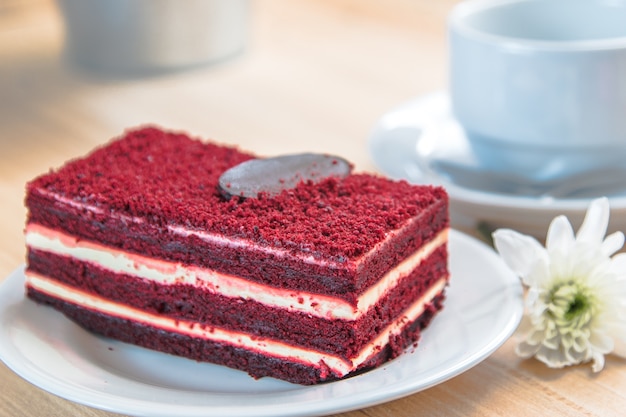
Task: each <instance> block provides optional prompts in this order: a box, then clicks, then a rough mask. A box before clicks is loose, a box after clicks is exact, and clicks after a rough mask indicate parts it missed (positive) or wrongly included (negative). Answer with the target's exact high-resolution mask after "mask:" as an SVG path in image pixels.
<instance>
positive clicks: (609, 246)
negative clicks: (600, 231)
mask: <svg viewBox="0 0 626 417" xmlns="http://www.w3.org/2000/svg"><path fill="white" fill-rule="evenodd" d="M623 246H624V233H622V232H615V233H611V234H610V235H608V236H607V237H606V238H605V239H604V242H602V246H601V248H600V249H601V250H602V253H603V254H605V255H606V256H611V255H613V254H614V253H615V252H617V251H618V250H620V249H621V248H622V247H623Z"/></svg>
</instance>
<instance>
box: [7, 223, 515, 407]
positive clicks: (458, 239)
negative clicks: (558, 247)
mask: <svg viewBox="0 0 626 417" xmlns="http://www.w3.org/2000/svg"><path fill="white" fill-rule="evenodd" d="M450 242H451V244H453V245H458V246H459V248H461V247H467V246H468V245H469V246H470V247H472V248H473V249H475V250H478V251H480V253H481V255H482V256H483V257H487V259H486V261H488V262H487V263H488V264H489V265H491V264H492V263H493V262H497V263H499V265H500V269H501V271H499V272H507V273H505V274H503V275H505V276H503V277H502V278H501V283H506V284H507V286H506V288H507V291H508V292H509V295H510V296H512V297H515V298H519V303H511V304H512V306H510V307H511V309H510V316H509V317H508V320H506V321H505V322H504V323H503V324H502V328H501V329H500V330H499V332H498V333H497V335H496V337H494V338H493V339H491V340H489V341H488V342H487V343H485V344H483V345H482V346H480V347H474V348H475V350H474V351H473V352H472V353H471V354H469V355H467V356H466V357H465V359H464V361H463V362H462V363H458V364H456V366H454V367H452V372H450V367H448V368H447V369H444V370H441V371H439V372H438V373H437V374H434V375H431V376H430V377H429V378H427V381H428V382H427V383H426V384H424V383H422V381H420V380H419V379H415V378H412V379H403V380H395V381H392V382H391V383H390V384H389V385H386V386H385V389H383V390H380V389H379V390H374V391H373V392H372V389H371V388H370V389H367V390H364V391H359V392H354V393H352V395H351V396H350V397H349V399H350V401H346V400H345V398H343V401H340V400H341V399H342V398H340V399H339V400H337V399H334V400H333V398H332V397H331V398H321V399H318V400H311V401H309V402H307V403H306V404H302V407H300V408H301V409H300V410H294V409H289V411H288V414H284V413H285V412H286V410H284V409H285V408H289V407H285V405H286V404H284V403H271V404H269V403H266V404H248V405H245V406H242V405H241V404H234V405H233V407H228V408H227V409H225V408H224V407H223V406H220V407H215V406H212V405H210V404H202V405H180V404H176V405H174V406H173V407H167V406H163V403H161V402H159V403H154V402H149V401H145V400H141V399H132V398H130V399H128V398H124V397H119V396H117V395H113V396H111V395H110V394H107V393H104V392H102V391H98V390H94V389H91V388H85V387H83V391H82V392H66V390H64V389H60V388H59V385H58V382H59V380H58V379H55V378H54V376H52V375H49V374H46V373H45V372H43V370H42V369H40V368H39V367H37V365H36V364H33V363H29V364H24V363H19V361H16V359H17V358H15V357H10V354H7V351H8V349H7V346H8V345H9V344H10V342H9V341H8V338H6V337H2V338H0V360H2V361H3V362H4V363H5V365H6V366H7V367H9V368H10V369H11V370H12V371H13V372H14V373H16V374H17V375H18V376H20V377H21V378H23V379H25V380H27V381H28V382H30V383H31V384H33V385H35V386H37V387H39V388H40V389H43V390H44V391H47V392H49V393H51V394H53V395H56V396H58V397H61V398H65V399H67V400H70V401H73V402H76V403H79V404H83V405H86V406H89V407H93V408H97V409H102V410H106V411H110V412H117V413H120V412H121V413H128V414H131V415H136V416H166V415H170V414H171V413H172V412H176V414H177V415H185V416H200V415H204V416H212V415H222V414H223V413H225V412H226V413H228V414H229V415H232V416H251V415H254V416H276V417H278V416H282V415H290V416H294V415H295V416H318V415H325V414H330V413H339V412H347V411H351V410H355V409H361V408H365V407H371V406H374V405H377V404H381V403H384V402H389V401H393V400H396V399H399V398H402V397H405V396H408V395H411V394H415V393H417V392H420V391H423V390H426V389H428V388H431V387H433V386H435V385H438V384H441V383H443V382H445V381H447V380H449V379H451V378H453V377H455V376H457V375H460V374H461V373H463V372H466V371H467V370H469V369H471V368H472V367H474V366H476V365H477V364H479V363H480V362H482V361H483V360H485V359H486V358H487V357H489V356H490V355H491V354H492V353H493V352H495V351H496V350H497V349H498V348H499V347H500V346H502V344H504V343H505V342H506V341H507V340H508V339H509V338H510V336H511V335H512V334H513V333H514V332H515V330H516V329H517V326H518V325H519V322H520V320H521V317H522V314H523V302H522V298H523V292H522V284H521V282H520V281H519V279H518V278H517V277H516V276H515V275H514V274H513V272H511V271H510V270H508V268H506V266H504V263H503V262H502V261H501V259H500V258H499V257H498V255H497V254H496V253H495V251H493V249H492V248H491V247H489V246H488V245H487V244H485V243H484V242H482V241H480V240H478V239H476V238H474V237H472V236H469V235H466V234H465V233H462V232H460V231H457V230H455V229H451V230H450ZM452 256H455V255H454V253H451V257H452ZM457 256H460V255H457ZM489 258H491V259H489ZM23 271H24V265H22V266H20V267H19V268H17V269H16V270H14V271H13V272H12V273H11V274H10V275H9V276H8V277H5V279H4V280H2V281H0V301H6V300H8V301H9V302H4V303H0V319H3V320H4V317H3V316H4V315H5V313H6V311H7V309H8V308H9V307H10V306H12V305H16V303H17V304H18V303H22V302H27V303H30V302H31V301H30V300H27V299H26V297H25V296H24V291H23V282H22V281H20V279H21V280H23ZM452 272H454V271H452ZM509 272H510V273H509ZM20 274H21V276H20ZM479 275H484V274H479ZM451 279H452V280H454V276H452V278H451ZM16 281H20V282H17V284H20V285H18V286H17V287H15V288H13V287H10V286H11V285H13V286H16ZM453 282H454V281H452V283H453ZM452 288H454V287H452ZM20 289H21V294H19V293H18V292H19V290H20ZM448 291H451V289H450V288H449V289H448ZM36 306H37V305H36V304H35V303H33V307H36ZM54 313H55V314H58V315H59V318H60V319H62V320H67V319H66V318H65V317H63V316H62V315H61V313H58V312H56V311H55V312H54ZM67 322H68V323H71V324H72V325H74V323H73V322H71V321H69V320H67ZM436 324H437V322H436V318H435V321H433V323H431V326H436ZM427 330H428V329H426V331H427ZM3 331H4V330H0V333H1V332H3ZM425 334H426V333H425ZM92 337H97V336H95V335H93V336H92ZM424 337H427V336H424ZM418 348H419V347H418ZM163 355H164V354H163ZM7 356H9V357H7ZM401 358H402V357H400V358H397V359H396V360H398V359H401ZM22 359H27V360H30V358H27V357H24V356H23V357H22ZM216 366H217V365H216ZM386 366H387V364H385V365H383V366H381V367H380V368H377V369H375V370H372V371H370V372H368V373H364V374H362V375H360V376H355V377H353V378H348V379H346V380H340V381H335V382H330V383H327V384H322V385H325V386H327V387H332V386H333V385H334V386H336V385H337V384H346V383H348V384H350V383H351V382H350V381H352V383H353V384H356V382H354V381H357V382H358V380H357V379H356V378H359V377H362V376H364V375H365V376H367V375H368V374H371V373H375V372H384V368H385V367H386ZM37 376H38V377H37ZM42 381H43V383H42ZM61 382H63V386H65V385H68V384H67V381H61ZM320 386H321V385H313V386H309V387H304V386H298V387H299V389H298V392H299V391H301V390H304V391H306V390H311V391H313V392H314V390H315V389H316V388H317V387H320ZM61 388H62V387H61ZM83 393H88V395H87V396H86V397H85V395H81V394H83ZM207 394H208V393H207ZM289 394H290V391H287V393H286V394H284V395H287V396H289ZM209 395H210V394H209ZM213 395H215V394H213ZM219 395H226V396H228V394H221V393H220V394H219ZM262 395H263V396H267V395H271V393H268V392H265V393H262ZM294 395H295V394H294ZM241 396H242V395H241V394H238V395H237V397H239V398H240V397H241ZM112 399H113V400H117V403H116V402H115V401H114V404H111V400H112ZM154 407H158V408H159V410H158V411H157V412H155V410H154ZM251 413H252V414H251Z"/></svg>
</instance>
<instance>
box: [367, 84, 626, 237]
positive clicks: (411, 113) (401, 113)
mask: <svg viewBox="0 0 626 417" xmlns="http://www.w3.org/2000/svg"><path fill="white" fill-rule="evenodd" d="M369 146H370V154H371V157H372V159H373V161H374V164H375V165H376V166H377V167H378V169H379V170H380V171H381V172H382V173H384V174H386V175H388V176H390V177H392V178H396V179H406V180H408V181H410V182H413V183H434V184H440V185H443V186H444V187H445V188H446V189H447V190H448V193H449V195H450V207H451V214H452V221H453V226H455V227H458V228H461V229H465V228H471V227H475V226H476V225H479V224H481V223H486V224H488V226H489V227H490V228H496V227H510V228H513V229H515V230H518V231H520V232H522V233H528V234H532V235H535V236H538V237H545V234H546V231H547V229H548V225H549V224H550V221H551V220H552V219H553V218H554V217H556V216H557V215H560V214H565V215H566V216H568V218H569V219H570V221H571V222H572V224H573V225H574V226H575V227H578V226H579V225H580V223H581V222H582V219H583V217H584V214H585V212H586V210H587V207H588V205H589V203H590V199H588V198H578V199H576V198H568V199H558V198H554V197H549V196H543V197H538V196H528V195H514V194H504V193H496V192H487V191H482V190H478V189H475V188H469V187H466V186H462V185H459V184H457V183H454V182H452V181H450V180H447V179H446V178H443V177H442V176H440V175H437V173H436V172H434V171H432V170H428V169H424V168H423V167H422V168H420V166H419V159H420V158H422V159H424V158H425V159H428V158H435V157H437V158H438V159H447V160H448V161H450V162H459V163H462V164H464V165H473V166H478V168H480V164H479V162H478V160H477V158H476V157H475V156H474V155H473V154H472V150H471V148H470V146H469V144H468V143H467V138H466V137H465V135H464V133H463V131H462V129H461V127H460V125H459V124H458V122H456V121H455V120H454V118H453V117H452V115H451V111H450V103H449V98H448V95H447V94H446V93H445V92H436V93H433V94H429V95H426V96H423V97H419V98H416V99H414V100H412V101H409V102H407V103H404V104H402V105H400V106H398V107H397V108H395V109H392V110H391V111H389V112H388V113H387V114H385V115H383V116H382V118H381V119H380V120H379V121H378V123H377V124H376V126H375V127H374V129H373V131H372V134H371V136H370V138H369ZM422 162H423V163H426V164H427V163H428V162H429V161H428V160H426V161H422ZM598 197H600V196H599V195H598ZM608 197H609V201H610V204H611V223H610V225H609V229H610V231H616V230H622V231H626V196H623V195H616V196H611V195H609V196H608Z"/></svg>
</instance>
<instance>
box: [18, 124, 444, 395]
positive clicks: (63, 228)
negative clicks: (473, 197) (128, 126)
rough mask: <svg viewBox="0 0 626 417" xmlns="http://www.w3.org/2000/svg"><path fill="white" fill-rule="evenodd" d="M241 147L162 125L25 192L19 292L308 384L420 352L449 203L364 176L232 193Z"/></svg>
mask: <svg viewBox="0 0 626 417" xmlns="http://www.w3.org/2000/svg"><path fill="white" fill-rule="evenodd" d="M256 159H260V160H263V159H262V158H256V157H255V156H254V155H252V154H251V153H248V152H245V151H242V150H240V149H238V148H237V147H233V146H227V145H222V144H219V143H213V142H210V141H206V140H201V139H197V138H192V137H189V136H188V135H187V134H185V133H180V132H171V131H165V130H162V129H161V128H158V127H154V126H145V127H139V128H136V129H132V130H128V131H126V132H124V133H123V134H122V135H121V136H120V137H118V138H115V139H113V140H111V141H110V142H108V143H107V144H105V145H103V146H101V147H99V148H97V149H95V150H94V151H92V152H91V153H90V154H88V155H87V156H85V157H82V158H78V159H75V160H72V161H69V162H67V163H66V164H65V165H63V166H62V167H60V168H58V169H56V170H51V171H50V172H48V173H46V174H43V175H41V176H39V177H38V178H35V179H34V180H32V181H31V182H29V183H28V184H27V187H26V188H27V190H26V200H25V202H26V207H27V209H28V216H27V222H26V227H25V239H26V246H27V258H28V259H27V267H26V271H25V275H26V284H25V285H26V294H27V296H28V297H29V298H30V299H32V300H34V301H35V302H37V303H40V304H44V305H48V306H51V307H53V308H54V309H57V310H59V311H60V312H62V313H63V314H65V315H66V316H67V317H68V318H69V319H71V320H73V321H75V322H76V323H78V324H79V325H80V326H82V327H84V328H85V329H87V330H89V331H92V332H95V333H97V334H100V335H103V336H105V337H108V338H113V339H117V340H120V341H123V342H127V343H131V344H136V345H139V346H142V347H145V348H149V349H154V350H157V351H161V352H165V353H168V354H173V355H179V356H183V357H186V358H190V359H193V360H197V361H206V362H212V363H215V364H220V365H224V366H227V367H231V368H235V369H239V370H242V371H245V372H247V373H249V374H250V375H251V376H252V377H254V378H260V377H265V376H269V377H274V378H279V379H283V380H286V381H290V382H293V383H298V384H304V385H310V384H316V383H320V382H324V381H332V380H337V379H341V378H346V377H349V376H351V375H355V374H357V373H360V372H363V371H366V370H369V369H372V368H375V367H378V366H380V365H381V364H383V363H385V362H387V361H389V360H390V359H392V358H395V357H397V356H398V355H400V354H402V353H403V351H405V350H406V349H407V348H410V347H411V346H414V345H416V343H417V342H418V339H419V338H420V335H421V333H422V330H423V329H424V328H425V327H426V326H427V325H428V324H429V323H430V321H431V319H432V318H433V317H434V316H435V314H436V313H437V312H438V311H439V310H440V309H441V308H442V306H443V300H444V297H445V289H446V287H447V284H448V281H449V272H448V268H447V239H448V230H449V217H448V197H447V194H446V192H445V190H443V189H442V188H440V187H434V186H417V185H412V184H408V183H407V182H404V181H393V180H391V179H387V178H384V177H382V176H378V175H373V174H367V173H349V174H348V175H346V176H343V177H340V176H327V177H325V176H324V175H321V176H320V177H319V178H318V179H317V180H315V181H313V180H303V181H300V182H299V183H297V184H296V185H294V186H293V187H287V188H285V189H283V190H280V191H279V192H277V193H275V194H269V193H264V192H260V193H259V194H258V195H257V196H255V197H243V196H237V195H235V196H230V195H226V196H225V195H224V192H223V190H222V189H220V187H219V185H218V182H219V179H220V176H221V175H222V174H223V173H224V172H226V171H227V170H228V169H230V168H233V167H237V166H239V165H240V164H242V163H244V162H245V161H250V160H256Z"/></svg>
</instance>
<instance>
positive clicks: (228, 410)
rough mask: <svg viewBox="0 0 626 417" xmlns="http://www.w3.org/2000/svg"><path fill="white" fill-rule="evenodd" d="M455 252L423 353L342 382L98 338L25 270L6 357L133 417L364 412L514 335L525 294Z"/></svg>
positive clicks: (471, 253) (71, 394)
mask: <svg viewBox="0 0 626 417" xmlns="http://www.w3.org/2000/svg"><path fill="white" fill-rule="evenodd" d="M450 253H451V256H450V268H451V274H452V277H451V283H450V287H449V289H448V297H447V300H446V304H445V308H444V310H443V311H442V312H441V313H440V314H439V315H437V316H436V317H435V319H434V320H433V322H432V323H431V325H430V327H428V328H427V329H426V330H425V332H424V334H423V338H422V340H421V341H420V343H419V346H418V347H417V348H410V349H408V350H407V351H406V352H405V353H404V354H403V355H401V356H400V357H398V358H397V359H395V360H393V361H391V362H389V363H387V364H386V365H385V366H383V367H381V368H378V369H375V370H372V371H370V372H367V373H364V374H362V375H358V376H355V377H353V378H349V379H346V380H342V381H337V382H332V383H327V384H321V385H317V386H308V387H307V386H300V385H294V384H290V383H287V382H284V381H279V380H275V379H271V378H263V379H260V380H254V379H252V378H250V377H249V376H248V375H247V374H245V373H243V372H239V371H235V370H231V369H228V368H225V367H221V366H216V365H211V364H204V363H197V362H194V361H191V360H187V359H183V358H178V357H174V356H170V355H166V354H162V353H158V352H154V351H150V350H146V349H142V348H139V347H136V346H132V345H128V344H124V343H120V342H116V341H113V340H110V339H106V338H102V337H98V336H95V335H93V334H91V333H89V332H87V331H85V330H83V329H81V328H79V327H78V326H77V325H75V324H73V322H71V321H69V320H67V319H66V318H65V317H64V316H63V315H61V314H60V313H57V312H56V311H54V310H52V309H51V308H49V307H45V306H42V305H38V304H35V303H34V302H32V301H31V300H28V299H26V298H25V297H24V290H23V285H24V274H23V268H20V269H18V270H16V271H15V272H13V273H12V274H11V275H10V276H9V277H8V278H7V279H6V280H5V281H3V282H2V284H1V285H0V359H2V360H3V361H4V362H5V363H6V364H7V366H8V367H9V368H11V369H12V370H13V371H14V372H15V373H17V374H18V375H20V376H21V377H22V378H24V379H26V380H27V381H30V382H31V383H32V384H34V385H36V386H38V387H40V388H42V389H44V390H46V391H49V392H51V393H53V394H56V395H58V396H60V397H63V398H66V399H69V400H71V401H75V402H77V403H82V404H86V405H89V406H92V407H95V408H100V409H105V410H109V411H114V412H118V413H124V414H130V415H136V416H168V417H169V416H173V415H176V416H205V417H206V416H225V415H228V416H255V417H258V416H273V417H277V416H284V415H290V416H313V415H324V414H331V413H339V412H344V411H348V410H353V409H357V408H363V407H367V406H371V405H374V404H379V403H382V402H385V401H390V400H393V399H396V398H400V397H402V396H405V395H408V394H411V393H415V392H417V391H420V390H423V389H426V388H429V387H432V386H433V385H436V384H439V383H441V382H443V381H446V380H447V379H449V378H452V377H454V376H456V375H458V374H460V373H462V372H464V371H466V370H467V369H469V368H471V367H472V366H474V365H476V364H478V363H479V362H480V361H482V360H483V359H485V358H486V357H487V356H489V355H490V354H491V353H492V352H494V351H495V350H496V349H497V348H498V347H499V346H500V345H501V344H502V343H504V342H505V341H506V340H507V339H508V338H509V336H510V335H511V334H512V333H513V332H514V330H515V329H516V328H517V325H518V323H519V320H520V319H521V315H522V309H523V307H522V288H521V285H520V283H519V280H518V279H517V278H516V277H515V276H514V275H513V274H512V273H511V272H510V270H509V269H508V268H507V267H506V266H505V265H504V263H503V262H502V261H501V260H500V258H499V257H498V256H497V255H496V254H495V253H494V252H493V251H492V250H491V249H490V248H489V247H488V246H486V245H484V244H483V243H481V242H479V241H477V240H475V239H473V238H471V237H469V236H466V235H464V234H461V233H460V232H457V231H454V230H453V231H452V232H451V235H450Z"/></svg>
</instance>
